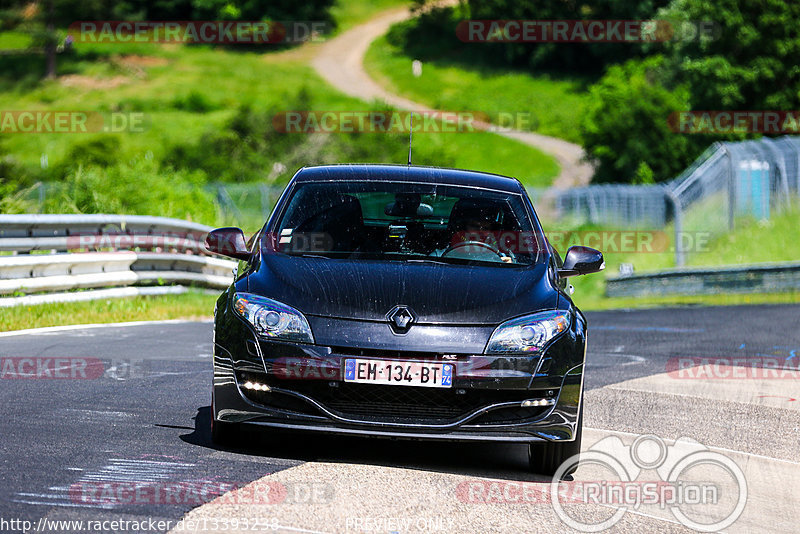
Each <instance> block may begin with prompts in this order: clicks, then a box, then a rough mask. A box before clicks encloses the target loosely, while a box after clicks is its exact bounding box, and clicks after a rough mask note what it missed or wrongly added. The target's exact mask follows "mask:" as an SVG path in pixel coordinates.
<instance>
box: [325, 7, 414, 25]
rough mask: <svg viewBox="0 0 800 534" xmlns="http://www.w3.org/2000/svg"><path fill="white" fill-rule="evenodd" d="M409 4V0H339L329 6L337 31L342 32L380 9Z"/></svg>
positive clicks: (385, 9) (372, 15) (384, 9)
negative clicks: (331, 6)
mask: <svg viewBox="0 0 800 534" xmlns="http://www.w3.org/2000/svg"><path fill="white" fill-rule="evenodd" d="M410 5H411V2H410V1H409V0H366V1H365V0H355V1H352V0H339V1H338V2H337V3H336V5H334V6H333V8H331V15H332V16H333V18H334V19H335V20H336V24H337V28H336V30H337V32H343V31H346V30H349V29H350V28H352V27H353V26H356V25H358V24H360V23H362V22H365V21H367V20H369V19H371V18H372V17H374V16H375V15H377V14H378V13H380V12H381V11H387V10H389V9H392V8H400V7H407V6H410Z"/></svg>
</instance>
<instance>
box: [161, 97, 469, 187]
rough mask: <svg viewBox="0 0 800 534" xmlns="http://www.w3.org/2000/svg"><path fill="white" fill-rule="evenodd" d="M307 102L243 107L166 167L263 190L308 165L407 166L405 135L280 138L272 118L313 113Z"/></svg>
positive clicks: (438, 160) (422, 160)
mask: <svg viewBox="0 0 800 534" xmlns="http://www.w3.org/2000/svg"><path fill="white" fill-rule="evenodd" d="M310 98H311V97H310V95H309V92H308V90H306V89H305V88H301V89H300V90H298V92H297V94H296V95H295V97H294V98H292V99H290V100H289V102H288V105H283V106H273V107H271V108H269V109H268V110H266V111H259V110H255V109H253V108H251V107H250V106H248V105H243V106H241V107H239V109H238V110H237V112H236V115H234V116H233V118H232V119H231V120H230V121H228V123H227V124H226V125H225V126H223V127H222V128H211V129H209V130H207V131H206V132H204V133H203V134H202V135H201V136H200V138H199V139H198V141H197V142H195V143H186V144H179V145H176V146H175V147H174V148H173V149H172V151H171V153H170V154H168V155H167V157H166V161H167V162H168V163H169V164H170V165H172V166H174V167H176V168H187V169H199V170H202V171H203V172H204V173H205V174H206V175H208V176H209V177H211V179H213V180H215V181H217V180H219V181H229V182H259V183H262V184H263V183H268V182H272V183H275V182H277V183H284V182H286V181H287V180H288V179H289V177H290V176H291V175H292V174H294V172H295V171H296V170H297V169H298V168H300V167H303V166H306V165H324V164H329V163H340V162H395V163H400V162H404V161H406V156H407V151H408V145H407V143H408V138H407V137H406V136H405V135H390V134H369V133H338V132H337V133H312V134H304V133H283V132H281V131H279V130H278V129H276V128H275V126H274V124H273V121H274V120H275V117H276V116H278V115H279V114H280V113H282V112H284V111H285V110H287V109H294V110H306V109H315V106H314V105H313V103H312V102H311V100H310ZM316 107H317V108H318V107H319V106H316ZM454 160H455V158H454V156H453V155H451V154H449V153H448V152H446V150H444V149H443V148H442V149H439V148H435V147H428V149H427V150H424V151H422V152H421V153H420V154H419V156H418V157H415V159H414V162H415V163H416V164H431V165H440V166H447V165H452V164H453V163H454Z"/></svg>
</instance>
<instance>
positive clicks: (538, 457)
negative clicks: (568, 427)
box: [528, 399, 583, 476]
mask: <svg viewBox="0 0 800 534" xmlns="http://www.w3.org/2000/svg"><path fill="white" fill-rule="evenodd" d="M582 435H583V400H582V399H581V406H580V413H579V414H578V426H577V430H576V432H575V440H573V441H545V442H542V443H531V444H530V445H528V463H529V465H530V469H531V471H533V472H534V473H538V474H540V475H548V476H553V475H555V474H556V471H558V468H559V467H561V464H562V463H564V462H565V461H566V460H567V459H569V458H570V457H572V456H575V455H576V454H579V453H580V452H581V436H582ZM577 469H578V463H577V462H576V463H575V464H574V465H573V466H572V467H570V469H568V470H567V471H566V472H565V473H564V476H566V475H571V474H572V473H574V472H575V471H576V470H577Z"/></svg>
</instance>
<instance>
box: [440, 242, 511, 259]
mask: <svg viewBox="0 0 800 534" xmlns="http://www.w3.org/2000/svg"><path fill="white" fill-rule="evenodd" d="M472 246H475V247H482V248H485V249H487V250H490V251H492V252H494V253H495V254H497V255H498V256H499V257H501V258H502V257H503V254H502V253H501V252H500V249H498V248H497V247H493V246H492V245H490V244H489V243H484V242H483V241H461V242H459V243H456V244H454V245H450V246H449V247H447V249H445V251H444V252H442V257H444V256H447V255H448V254H450V253H451V252H453V251H454V250H457V249H460V248H464V247H472Z"/></svg>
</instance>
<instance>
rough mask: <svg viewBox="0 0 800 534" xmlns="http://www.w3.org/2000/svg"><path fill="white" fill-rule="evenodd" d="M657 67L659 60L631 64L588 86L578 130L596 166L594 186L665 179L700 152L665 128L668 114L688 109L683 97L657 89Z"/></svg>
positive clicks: (695, 145) (695, 144) (682, 91)
mask: <svg viewBox="0 0 800 534" xmlns="http://www.w3.org/2000/svg"><path fill="white" fill-rule="evenodd" d="M662 63H663V59H662V58H661V57H659V56H654V57H652V58H649V59H647V60H645V61H638V60H632V61H629V62H628V63H625V64H624V65H619V66H614V67H611V68H610V69H609V70H608V73H607V74H606V75H605V76H603V78H601V79H600V81H599V82H598V83H596V84H595V85H594V86H592V88H591V91H590V92H591V98H590V100H589V105H588V109H587V112H586V116H585V117H584V121H583V123H582V124H581V131H582V136H583V139H584V141H585V148H586V151H587V153H588V155H589V157H590V158H591V159H593V160H595V162H596V163H597V172H596V173H595V176H594V181H596V182H630V181H632V180H633V179H634V177H638V179H640V180H642V179H647V180H651V179H653V178H654V179H655V180H656V181H663V180H668V179H670V178H673V177H674V176H675V175H677V174H678V173H679V172H680V171H681V170H683V169H684V168H685V167H686V166H687V165H688V164H689V163H691V162H692V161H693V160H694V159H695V158H696V157H697V156H699V155H700V153H701V152H702V148H704V146H705V145H704V144H703V145H700V144H699V143H698V142H697V140H696V139H694V138H692V139H690V138H689V137H688V136H687V135H685V134H680V133H675V132H673V131H672V130H671V129H670V128H669V126H668V123H667V119H668V117H669V115H670V113H673V112H675V111H684V110H687V109H689V92H688V90H687V89H686V88H685V87H678V88H676V89H674V90H668V89H667V88H665V87H664V86H663V85H662V82H661V80H660V78H659V75H660V74H661V73H660V71H659V69H660V68H661V66H662ZM642 164H645V167H643V166H642Z"/></svg>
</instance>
